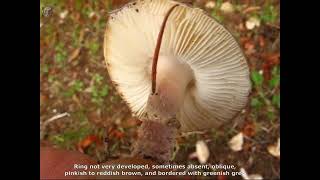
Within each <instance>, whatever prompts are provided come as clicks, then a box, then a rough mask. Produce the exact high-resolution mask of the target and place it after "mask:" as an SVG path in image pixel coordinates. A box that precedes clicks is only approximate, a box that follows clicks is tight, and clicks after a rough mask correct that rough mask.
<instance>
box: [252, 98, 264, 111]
mask: <svg viewBox="0 0 320 180" xmlns="http://www.w3.org/2000/svg"><path fill="white" fill-rule="evenodd" d="M261 106H262V102H261V101H260V100H259V98H252V100H251V107H253V108H256V109H259V108H260V107H261Z"/></svg>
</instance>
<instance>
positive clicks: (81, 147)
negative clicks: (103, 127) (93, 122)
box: [78, 135, 102, 153]
mask: <svg viewBox="0 0 320 180" xmlns="http://www.w3.org/2000/svg"><path fill="white" fill-rule="evenodd" d="M92 143H96V144H97V145H102V142H101V140H100V139H99V138H98V137H97V136H96V135H88V136H87V137H86V138H84V139H83V140H82V141H80V142H79V143H78V151H80V152H82V153H83V152H84V150H85V149H86V148H87V147H89V146H90V145H91V144H92Z"/></svg>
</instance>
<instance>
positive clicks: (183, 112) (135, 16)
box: [104, 0, 251, 132]
mask: <svg viewBox="0 0 320 180" xmlns="http://www.w3.org/2000/svg"><path fill="white" fill-rule="evenodd" d="M177 3H178V2H175V1H171V0H138V1H134V2H131V3H129V4H127V5H125V6H124V7H122V8H121V9H118V10H116V11H115V12H113V13H111V14H110V17H109V20H108V23H107V28H106V32H105V37H104V56H105V60H106V63H107V69H108V73H109V75H110V77H111V79H112V81H113V82H114V84H115V85H116V88H117V90H118V92H119V93H120V94H121V95H122V97H123V99H124V100H125V101H126V102H127V104H128V105H129V107H130V109H131V111H132V113H133V114H134V115H136V116H137V117H140V118H141V117H142V115H143V114H144V113H145V110H146V105H147V101H148V97H149V95H150V93H151V75H150V74H151V68H150V67H151V66H150V65H151V64H152V56H153V53H154V48H155V45H156V42H157V36H158V33H159V30H160V27H161V24H162V21H163V18H164V16H165V14H166V13H167V11H168V10H169V9H170V8H171V7H172V6H173V5H175V4H177ZM178 4H179V6H177V7H176V8H175V9H174V10H173V12H172V13H171V14H170V16H169V18H168V21H167V24H166V28H165V31H164V35H163V39H162V45H161V49H160V56H174V57H177V59H179V61H182V62H183V63H185V64H186V65H188V66H189V67H190V68H191V69H192V72H193V78H194V81H193V83H192V87H191V88H190V87H189V88H188V89H187V91H186V93H185V96H184V102H183V105H182V107H181V108H180V112H179V113H178V114H177V116H178V120H179V121H180V124H181V131H183V132H186V131H194V130H203V129H208V128H214V127H218V126H220V125H221V124H222V123H224V122H227V121H229V120H230V119H232V118H233V117H234V116H235V115H236V114H237V113H238V112H240V111H241V110H242V109H243V108H244V106H245V105H246V103H247V100H248V95H249V93H250V89H251V83H250V77H249V68H248V65H247V62H246V59H245V57H244V55H243V53H242V50H241V49H240V47H239V44H238V43H237V42H236V40H235V38H234V37H233V36H232V35H231V34H230V33H229V32H228V31H227V30H226V29H225V28H224V27H223V26H222V25H221V24H219V23H218V22H217V21H216V20H215V19H213V18H212V17H210V16H208V15H207V14H206V13H205V12H204V11H203V10H201V9H198V8H191V7H188V6H186V5H184V4H182V3H178ZM160 60H161V59H160ZM160 60H159V61H160Z"/></svg>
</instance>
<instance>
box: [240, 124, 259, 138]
mask: <svg viewBox="0 0 320 180" xmlns="http://www.w3.org/2000/svg"><path fill="white" fill-rule="evenodd" d="M242 132H243V134H244V135H246V136H248V137H252V136H254V135H255V134H256V126H255V124H254V123H253V122H251V121H250V122H246V124H245V125H244V127H243V130H242Z"/></svg>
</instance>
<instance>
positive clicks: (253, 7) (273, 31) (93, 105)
mask: <svg viewBox="0 0 320 180" xmlns="http://www.w3.org/2000/svg"><path fill="white" fill-rule="evenodd" d="M126 2H128V1H127V0H101V1H89V0H41V1H40V15H41V18H40V85H41V86H40V125H41V128H40V131H41V136H42V138H43V139H44V140H47V141H49V142H50V143H52V144H53V145H54V146H57V147H60V148H65V149H71V150H78V151H81V152H83V153H86V154H88V155H90V156H92V157H94V158H96V159H97V160H98V161H100V162H103V161H106V160H109V159H113V158H118V157H124V156H127V155H128V154H129V153H130V146H131V143H132V142H133V141H134V139H135V138H136V128H137V126H139V124H140V122H139V120H137V119H135V118H132V117H131V115H130V111H129V109H128V107H127V106H126V104H125V103H124V102H123V100H122V99H121V98H120V97H119V95H118V94H117V92H116V91H115V88H114V87H113V86H112V84H111V81H110V79H109V76H108V73H107V70H106V68H105V64H104V58H103V49H102V48H103V47H102V45H103V37H104V31H105V25H106V21H107V15H108V12H109V11H110V10H112V9H115V8H118V7H120V6H122V5H123V4H124V3H126ZM185 2H186V3H189V4H192V5H193V6H195V7H200V8H202V9H204V10H206V11H207V12H208V13H209V14H211V15H212V16H213V17H214V18H216V19H217V20H218V21H220V22H221V23H222V24H223V25H224V26H226V28H227V29H228V30H229V31H231V33H232V34H233V35H234V36H235V37H236V39H237V40H238V42H239V43H240V45H241V47H242V49H243V51H244V53H245V55H246V57H247V59H248V63H249V66H250V70H251V79H252V84H253V89H252V93H251V95H250V101H249V104H248V106H247V108H246V109H245V110H244V111H243V112H242V114H241V117H239V120H238V121H236V122H235V123H232V124H231V125H227V126H225V127H223V128H221V129H219V130H208V131H205V132H202V133H193V134H188V135H183V136H180V137H178V143H177V145H176V153H175V156H174V162H176V163H179V164H181V163H185V164H187V163H193V164H198V161H197V160H196V159H193V158H190V157H189V155H190V154H191V153H192V152H194V151H195V144H196V142H197V141H198V140H204V141H205V142H206V143H207V145H208V147H209V149H210V159H209V162H210V163H212V164H214V163H225V164H234V165H236V166H238V167H244V168H245V169H246V170H247V172H250V173H258V174H260V175H262V176H263V177H265V178H266V179H274V178H279V174H280V165H279V163H280V159H279V158H276V157H274V156H272V155H271V154H270V153H268V151H267V147H268V146H269V145H270V144H274V143H275V142H276V141H277V139H278V138H279V137H280V117H279V110H280V66H279V64H280V52H279V49H280V16H279V15H280V11H279V9H280V2H279V0H260V1H258V0H256V1H254V0H229V1H227V0H193V1H192V0H188V1H185ZM239 132H242V133H243V134H244V144H243V149H242V150H241V151H239V152H234V151H232V150H230V148H229V147H228V141H229V140H230V139H231V138H232V137H233V136H234V135H236V134H237V133H239Z"/></svg>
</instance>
